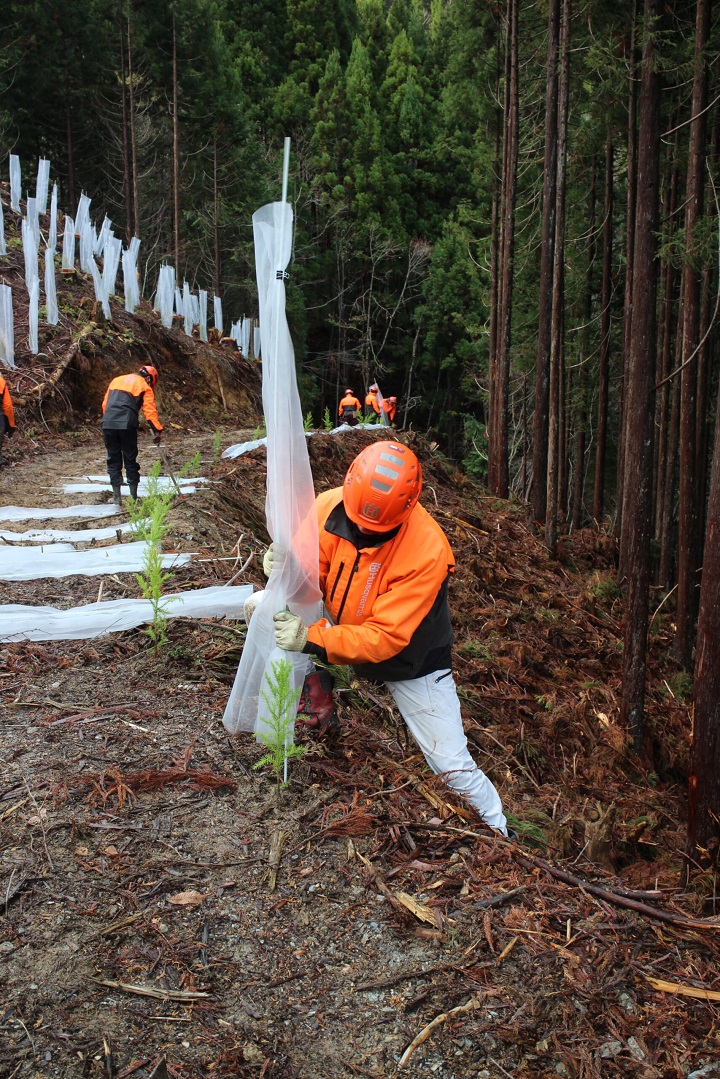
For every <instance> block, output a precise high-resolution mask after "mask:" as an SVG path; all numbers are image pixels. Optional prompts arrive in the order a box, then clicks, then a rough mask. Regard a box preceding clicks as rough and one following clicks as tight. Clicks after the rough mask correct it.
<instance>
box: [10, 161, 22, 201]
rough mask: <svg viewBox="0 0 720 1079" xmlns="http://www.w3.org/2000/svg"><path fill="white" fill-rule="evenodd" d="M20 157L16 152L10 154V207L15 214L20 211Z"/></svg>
mask: <svg viewBox="0 0 720 1079" xmlns="http://www.w3.org/2000/svg"><path fill="white" fill-rule="evenodd" d="M20 193H21V181H20V158H19V157H18V155H17V154H10V209H11V210H14V211H15V213H16V214H19V213H20Z"/></svg>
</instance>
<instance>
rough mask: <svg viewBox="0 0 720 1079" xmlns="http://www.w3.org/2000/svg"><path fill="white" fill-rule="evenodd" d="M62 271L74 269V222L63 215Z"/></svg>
mask: <svg viewBox="0 0 720 1079" xmlns="http://www.w3.org/2000/svg"><path fill="white" fill-rule="evenodd" d="M62 268H63V270H74V269H75V222H74V221H73V219H72V218H71V217H68V215H67V214H65V231H64V232H63V249H62Z"/></svg>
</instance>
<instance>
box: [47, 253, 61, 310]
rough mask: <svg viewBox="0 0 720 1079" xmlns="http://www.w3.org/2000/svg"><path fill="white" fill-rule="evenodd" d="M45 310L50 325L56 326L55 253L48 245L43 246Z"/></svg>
mask: <svg viewBox="0 0 720 1079" xmlns="http://www.w3.org/2000/svg"><path fill="white" fill-rule="evenodd" d="M45 311H46V318H47V321H48V323H49V325H50V326H57V322H58V305H57V289H56V287H55V255H54V253H53V252H52V251H51V250H50V248H49V247H46V248H45Z"/></svg>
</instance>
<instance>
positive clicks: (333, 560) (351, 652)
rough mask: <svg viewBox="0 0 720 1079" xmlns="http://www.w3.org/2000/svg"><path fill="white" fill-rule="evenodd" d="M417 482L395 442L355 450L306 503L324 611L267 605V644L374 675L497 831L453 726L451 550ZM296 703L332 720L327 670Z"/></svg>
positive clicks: (486, 787)
mask: <svg viewBox="0 0 720 1079" xmlns="http://www.w3.org/2000/svg"><path fill="white" fill-rule="evenodd" d="M421 488H422V471H421V468H420V462H419V461H418V459H417V457H416V456H415V454H414V453H413V451H412V450H411V449H409V448H408V447H407V446H403V445H400V444H399V443H397V442H392V441H381V442H374V443H373V444H372V445H370V446H367V447H366V448H365V449H364V450H363V451H362V452H361V453H360V454H358V456H357V457H356V458H355V460H354V461H353V462H352V464H351V465H350V468H349V469H348V471H347V474H346V476H345V482H344V484H343V486H342V487H337V488H335V489H334V490H332V491H325V492H324V493H323V494H321V495H319V496H318V498H317V500H316V507H317V513H318V523H319V527H320V588H321V590H322V593H323V597H324V603H325V613H326V615H327V617H324V618H321V619H320V620H319V621H317V622H314V623H313V625H311V626H305V625H304V624H303V621H302V619H301V618H300V616H299V615H296V614H293V613H292V612H291V611H289V610H287V609H285V610H284V611H278V612H277V613H276V614H275V616H274V622H275V641H276V643H277V645H278V646H279V647H280V648H284V649H286V650H287V651H289V652H305V653H307V654H309V655H311V656H317V657H318V659H320V660H322V662H323V663H330V664H349V665H350V666H351V667H353V669H354V670H355V672H356V673H357V674H358V675H360V676H361V677H364V678H367V679H369V680H370V681H371V682H384V683H385V685H386V686H387V688H388V690H389V691H390V693H391V694H392V695H393V697H394V698H395V703H396V704H397V706H398V708H399V709H400V713H401V715H402V716H403V719H404V720H405V722H406V723H407V725H408V728H409V729H410V732H411V734H412V736H413V737H414V739H415V741H416V742H417V744H418V745H419V746H420V748H421V749H422V751H423V753H424V755H425V759H426V761H427V763H428V765H429V766H430V768H431V769H432V771H433V772H434V773H435V774H436V775H438V774H442V775H443V777H444V779H445V782H446V783H447V785H448V786H449V787H451V788H452V789H453V790H455V791H457V792H458V794H460V795H462V796H463V797H464V798H465V799H466V800H467V801H468V802H469V803H470V805H472V806H474V808H475V809H476V810H477V811H478V813H479V814H480V816H481V817H482V818H483V820H484V821H485V822H486V823H487V824H489V825H490V827H491V828H496V829H497V830H498V831H500V832H502V833H503V835H507V822H506V820H505V816H504V814H503V810H502V803H501V801H500V796H499V795H498V792H497V791H496V789H495V787H494V786H493V784H492V783H491V782H490V780H489V779H488V778H487V776H486V775H485V774H484V773H483V772H481V770H480V769H479V768H478V766H477V765H476V763H475V761H474V760H473V759H472V757H471V755H470V752H469V750H468V746H467V738H466V737H465V732H464V731H463V724H462V717H461V715H460V702H459V700H458V695H457V690H456V688H455V682H454V681H453V676H452V669H451V667H452V659H451V647H452V640H453V633H452V625H451V622H450V605H449V603H448V582H449V579H450V574H451V573H452V572H453V569H454V566H455V558H454V556H453V553H452V551H451V549H450V544H449V543H448V541H447V538H446V536H445V533H444V532H443V531H442V529H441V528H440V526H439V525H438V524H437V523H436V521H434V520H433V518H432V517H431V516H430V514H429V513H428V512H427V510H426V509H424V507H423V506H421V505H420V504H419V502H418V498H419V496H420V491H421ZM276 557H277V554H276V548H275V546H274V545H272V546H271V547H270V548H269V550H268V551H267V552H266V554H265V558H264V559H263V569H264V570H265V573H266V575H267V576H268V577H269V576H270V574H271V572H272V570H273V568H274V566H275V558H276ZM248 613H251V612H248V611H247V608H246V616H247V614H248ZM298 711H301V712H304V713H305V715H306V718H305V719H304V720H303V722H305V723H306V725H307V726H309V727H323V726H328V725H329V724H334V723H337V716H336V714H335V706H334V702H333V696H332V682H331V680H330V678H329V675H328V672H327V671H325V670H322V669H321V670H320V671H315V672H313V673H312V674H310V675H308V677H307V678H306V680H305V686H304V689H303V694H302V697H301V704H300V707H299V709H298Z"/></svg>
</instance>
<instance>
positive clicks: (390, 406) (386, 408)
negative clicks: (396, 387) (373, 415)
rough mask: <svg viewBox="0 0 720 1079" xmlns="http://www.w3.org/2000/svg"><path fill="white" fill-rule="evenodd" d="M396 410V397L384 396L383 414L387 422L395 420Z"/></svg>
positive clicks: (390, 422)
mask: <svg viewBox="0 0 720 1079" xmlns="http://www.w3.org/2000/svg"><path fill="white" fill-rule="evenodd" d="M396 412H397V397H385V398H384V399H383V414H384V417H385V419H386V421H387V423H388V424H392V423H394V421H395V414H396Z"/></svg>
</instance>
